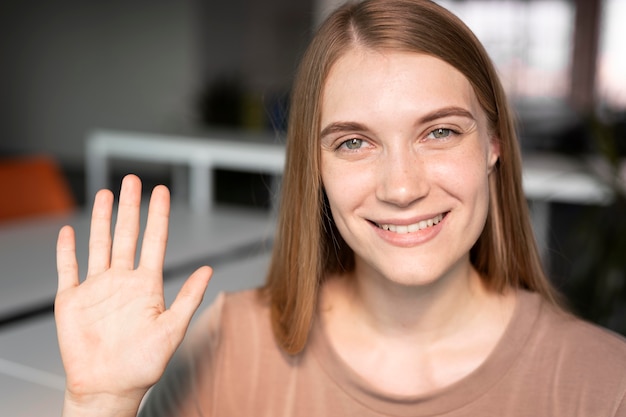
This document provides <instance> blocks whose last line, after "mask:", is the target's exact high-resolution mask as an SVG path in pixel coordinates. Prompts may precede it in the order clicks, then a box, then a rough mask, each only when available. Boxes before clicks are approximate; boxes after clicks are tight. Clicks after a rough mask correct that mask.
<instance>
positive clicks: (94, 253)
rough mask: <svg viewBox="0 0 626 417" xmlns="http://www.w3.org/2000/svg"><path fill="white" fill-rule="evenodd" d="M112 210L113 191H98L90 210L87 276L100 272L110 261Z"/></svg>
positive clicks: (106, 267)
mask: <svg viewBox="0 0 626 417" xmlns="http://www.w3.org/2000/svg"><path fill="white" fill-rule="evenodd" d="M112 212H113V193H111V191H109V190H100V191H98V193H97V194H96V197H95V200H94V203H93V210H92V212H91V229H90V232H89V261H88V263H87V276H91V275H96V274H99V273H102V272H104V271H105V270H107V269H108V268H109V264H110V262H111V214H112Z"/></svg>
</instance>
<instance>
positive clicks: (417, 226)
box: [378, 214, 443, 234]
mask: <svg viewBox="0 0 626 417" xmlns="http://www.w3.org/2000/svg"><path fill="white" fill-rule="evenodd" d="M441 220H443V214H439V215H437V216H435V217H433V218H432V219H428V220H422V221H420V222H417V223H413V224H409V225H395V224H379V225H378V227H380V228H381V229H383V230H388V231H390V232H394V233H399V234H405V233H412V232H417V231H418V230H423V229H426V228H427V227H432V226H434V225H436V224H438V223H439V222H440V221H441Z"/></svg>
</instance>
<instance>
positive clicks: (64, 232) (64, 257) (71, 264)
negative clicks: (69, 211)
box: [57, 226, 78, 293]
mask: <svg viewBox="0 0 626 417" xmlns="http://www.w3.org/2000/svg"><path fill="white" fill-rule="evenodd" d="M57 273H58V275H59V279H58V284H57V293H61V292H63V291H65V290H67V289H69V288H73V287H75V286H77V285H78V262H77V261H76V238H75V234H74V229H72V227H71V226H64V227H63V228H61V230H60V231H59V237H58V239H57Z"/></svg>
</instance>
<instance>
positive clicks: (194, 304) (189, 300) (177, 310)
mask: <svg viewBox="0 0 626 417" xmlns="http://www.w3.org/2000/svg"><path fill="white" fill-rule="evenodd" d="M212 275H213V270H212V269H211V268H210V267H208V266H203V267H202V268H199V269H198V270H196V271H195V272H194V273H193V274H191V276H190V277H189V278H187V281H185V283H184V284H183V286H182V288H181V289H180V291H179V292H178V295H177V296H176V299H175V300H174V302H173V303H172V306H171V307H170V309H169V310H168V313H169V314H168V315H167V319H168V320H171V321H173V323H171V326H170V328H172V329H177V330H178V331H179V334H178V335H177V336H178V337H179V338H180V339H181V340H182V338H183V337H184V335H185V332H186V331H187V327H189V323H190V322H191V318H192V317H193V314H194V313H195V311H196V310H197V309H198V307H199V306H200V303H202V298H203V297H204V293H205V291H206V288H207V285H208V284H209V281H210V279H211V276H212Z"/></svg>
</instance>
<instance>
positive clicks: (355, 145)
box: [341, 138, 363, 150]
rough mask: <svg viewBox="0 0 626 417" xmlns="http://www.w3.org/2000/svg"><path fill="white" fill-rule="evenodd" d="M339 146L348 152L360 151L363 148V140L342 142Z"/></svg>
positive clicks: (354, 139)
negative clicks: (348, 150)
mask: <svg viewBox="0 0 626 417" xmlns="http://www.w3.org/2000/svg"><path fill="white" fill-rule="evenodd" d="M341 146H344V147H346V148H347V149H350V150H356V149H360V148H361V147H362V146H363V139H358V138H352V139H348V140H347V141H345V142H342V144H341Z"/></svg>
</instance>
